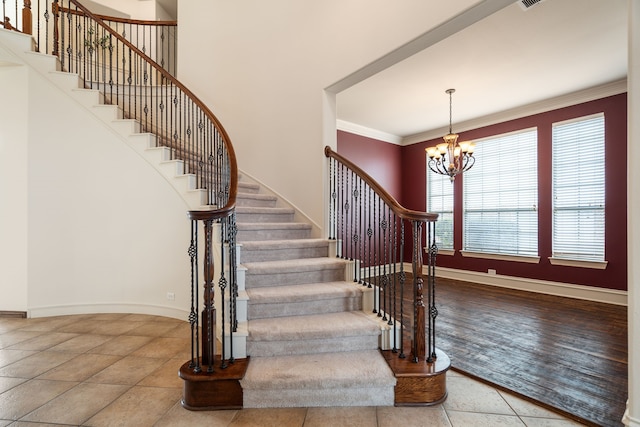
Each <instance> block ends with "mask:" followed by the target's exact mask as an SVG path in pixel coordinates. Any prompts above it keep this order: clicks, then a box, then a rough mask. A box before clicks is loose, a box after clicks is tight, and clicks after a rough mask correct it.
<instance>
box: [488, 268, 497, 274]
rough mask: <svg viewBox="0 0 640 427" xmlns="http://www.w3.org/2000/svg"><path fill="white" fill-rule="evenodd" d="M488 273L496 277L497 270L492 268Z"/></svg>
mask: <svg viewBox="0 0 640 427" xmlns="http://www.w3.org/2000/svg"><path fill="white" fill-rule="evenodd" d="M487 273H489V274H491V275H492V276H495V275H496V270H495V269H493V268H490V269H489V270H487Z"/></svg>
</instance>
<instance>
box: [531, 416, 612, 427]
mask: <svg viewBox="0 0 640 427" xmlns="http://www.w3.org/2000/svg"><path fill="white" fill-rule="evenodd" d="M520 419H521V420H522V422H524V423H525V424H526V426H527V427H576V426H583V425H585V424H581V423H578V422H575V421H572V420H568V419H562V420H559V419H557V418H535V417H520ZM621 425H622V424H621Z"/></svg>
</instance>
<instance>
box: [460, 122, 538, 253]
mask: <svg viewBox="0 0 640 427" xmlns="http://www.w3.org/2000/svg"><path fill="white" fill-rule="evenodd" d="M473 155H474V156H475V157H476V162H475V165H474V166H473V167H472V168H471V169H470V170H469V171H467V172H465V173H464V182H463V201H464V207H463V219H464V228H463V229H464V236H463V241H464V244H463V249H464V250H465V251H470V252H482V253H493V254H507V255H521V256H537V255H538V212H537V205H538V134H537V129H535V128H534V129H527V130H523V131H518V132H513V133H509V134H504V135H498V136H494V137H490V138H486V139H483V140H478V141H476V149H475V152H474V154H473Z"/></svg>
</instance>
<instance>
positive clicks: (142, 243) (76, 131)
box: [0, 34, 190, 319]
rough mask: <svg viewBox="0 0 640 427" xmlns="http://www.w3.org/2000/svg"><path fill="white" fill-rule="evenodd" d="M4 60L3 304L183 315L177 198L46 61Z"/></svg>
mask: <svg viewBox="0 0 640 427" xmlns="http://www.w3.org/2000/svg"><path fill="white" fill-rule="evenodd" d="M0 36H2V34H0ZM2 40H3V39H2V38H0V63H3V61H2V59H3V57H2V55H1V54H2V50H3V44H2ZM10 59H12V60H15V61H16V63H17V64H20V60H19V58H17V57H12V58H10ZM3 64H4V65H5V66H0V76H1V78H2V82H5V81H10V82H11V85H3V90H4V88H6V89H7V91H6V92H3V99H11V100H12V102H10V103H9V102H3V103H2V107H1V109H0V129H2V139H0V141H1V145H0V191H1V193H0V215H1V218H2V221H1V224H2V225H0V227H1V228H0V232H1V237H0V311H2V310H7V311H28V312H29V313H30V315H33V316H44V315H56V314H72V313H85V312H134V313H135V312H142V313H153V314H160V315H167V316H173V317H178V318H181V319H186V316H187V314H188V310H189V304H190V303H189V295H190V294H189V291H190V290H189V277H190V273H189V258H188V256H187V253H186V249H187V247H188V244H189V237H190V232H189V221H188V219H187V216H186V211H187V209H188V208H187V205H186V203H185V201H184V200H183V199H182V198H181V196H180V195H179V194H178V193H177V192H176V190H175V189H174V188H173V187H172V186H171V185H170V184H169V182H167V180H166V179H165V178H164V177H163V176H162V175H161V173H160V172H158V171H157V170H156V169H155V168H154V167H153V166H152V165H151V164H149V163H148V162H147V161H146V160H145V159H143V158H142V157H141V156H140V155H139V154H138V152H137V151H136V150H134V149H133V148H132V147H131V146H130V145H128V143H127V140H126V139H125V138H123V137H122V136H120V135H119V134H117V133H116V132H115V131H113V130H112V129H111V128H109V127H108V126H107V125H106V124H105V123H104V122H102V121H101V120H99V119H98V118H97V117H96V116H94V115H93V114H92V113H91V112H90V110H87V109H86V108H85V107H84V106H83V105H81V104H80V103H78V102H77V101H76V100H75V99H74V98H72V97H71V96H70V95H69V94H68V93H67V92H66V91H64V90H61V89H59V88H57V87H56V86H53V85H51V83H50V82H48V81H47V79H46V78H45V75H46V73H43V74H42V73H41V72H38V71H35V69H34V68H31V67H30V66H25V65H16V66H9V65H7V64H6V61H5V62H4V63H3ZM5 78H7V79H8V80H5ZM5 95H7V96H8V97H9V98H4V96H5ZM13 100H15V101H13ZM167 292H172V293H174V294H175V300H173V301H169V300H168V299H167Z"/></svg>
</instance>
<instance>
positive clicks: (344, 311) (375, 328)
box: [3, 30, 396, 408]
mask: <svg viewBox="0 0 640 427" xmlns="http://www.w3.org/2000/svg"><path fill="white" fill-rule="evenodd" d="M3 34H4V36H6V39H7V40H8V42H10V43H11V44H10V46H11V50H12V51H15V53H14V52H9V51H7V55H11V56H12V55H18V56H19V57H20V58H21V59H22V60H24V61H25V62H26V63H28V64H30V65H31V66H32V67H34V70H38V73H40V74H41V75H42V77H43V78H46V79H47V80H49V81H51V83H52V84H54V85H56V86H58V87H59V88H60V89H61V90H62V91H63V92H64V93H66V94H67V95H68V96H71V97H73V98H74V99H76V100H77V101H78V102H79V103H80V104H81V105H83V106H84V107H85V108H86V109H87V110H88V111H91V112H92V113H93V114H94V115H95V116H96V117H98V118H99V119H100V120H101V121H102V122H103V123H104V125H105V126H107V128H110V129H111V130H113V131H114V135H116V136H114V138H124V139H125V140H126V141H127V143H129V144H130V145H131V146H132V147H133V148H135V150H136V151H138V152H139V153H140V155H141V156H143V157H144V158H145V159H146V160H147V161H148V162H149V163H150V164H152V165H153V166H154V167H155V168H156V169H157V170H158V171H159V173H160V174H161V175H163V176H165V177H166V179H167V180H168V181H169V182H170V183H171V184H172V185H173V186H174V188H175V189H176V191H178V192H179V193H180V194H181V195H182V197H183V199H184V200H185V202H186V204H187V205H188V206H190V207H191V208H197V207H198V206H200V205H201V204H202V201H203V200H204V198H205V193H204V191H203V190H198V189H196V188H195V182H196V179H195V175H189V174H184V173H182V170H183V167H182V161H180V160H170V149H169V148H167V147H158V146H157V143H156V137H155V135H153V134H150V133H139V124H138V123H137V122H135V121H133V120H126V119H122V118H121V116H120V113H119V112H118V109H117V107H116V106H113V105H104V104H103V103H102V102H103V96H102V94H100V93H98V91H96V90H87V89H82V88H79V80H78V76H77V75H75V74H69V73H63V72H59V71H57V70H59V67H60V64H59V62H58V61H57V59H56V58H55V57H53V56H50V55H44V54H41V53H34V52H31V51H30V50H31V48H32V46H31V45H30V44H31V40H30V38H29V37H28V36H25V35H22V34H19V33H12V32H7V31H4V30H3ZM14 45H15V46H14ZM239 191H240V194H239V195H238V199H237V202H238V203H237V204H238V206H237V226H238V235H237V241H238V246H239V250H238V253H239V256H238V262H239V267H238V269H239V273H242V274H239V275H238V278H239V283H238V285H239V291H240V293H241V294H242V295H241V298H240V299H239V303H240V304H244V303H246V304H247V305H246V307H243V308H240V307H239V313H241V314H239V317H240V316H242V315H244V316H246V318H244V319H243V318H239V321H240V323H241V325H240V329H242V330H243V332H244V335H245V336H244V337H242V338H246V341H245V342H244V343H243V345H240V346H238V347H240V348H243V349H246V354H247V355H249V356H250V363H249V368H248V370H247V372H246V375H245V377H244V379H243V380H242V381H241V385H242V388H243V397H244V407H246V408H250V407H311V406H388V405H393V404H394V386H395V384H396V379H395V377H394V375H393V373H392V371H391V370H390V368H389V367H388V365H387V363H386V362H385V360H384V358H383V357H382V355H381V354H380V352H379V348H385V343H387V342H388V338H387V336H388V332H389V326H387V324H386V322H383V321H380V320H379V318H378V317H377V316H376V315H374V314H372V313H371V312H372V303H371V300H372V296H371V293H372V290H371V289H368V288H366V287H363V286H362V285H361V284H357V283H354V282H353V281H350V280H345V277H346V276H347V271H348V270H349V269H352V268H353V263H351V262H349V261H346V260H342V259H340V258H336V257H335V256H334V254H335V244H336V242H335V241H329V240H326V239H320V238H317V237H316V236H315V235H316V234H319V233H318V231H317V230H316V229H314V227H313V226H312V225H311V224H310V223H309V222H305V221H304V220H301V219H300V218H302V217H303V216H302V215H300V214H299V213H297V212H296V211H295V209H293V208H291V207H290V206H288V205H286V203H285V202H284V201H283V200H282V199H280V198H279V197H277V196H275V195H273V194H272V193H271V192H269V191H267V190H266V189H264V188H263V187H262V186H260V185H259V184H257V183H255V182H253V181H252V180H250V179H245V180H243V182H241V183H240V185H239ZM363 301H364V302H363ZM239 335H242V334H239ZM236 357H242V356H236Z"/></svg>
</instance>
